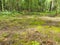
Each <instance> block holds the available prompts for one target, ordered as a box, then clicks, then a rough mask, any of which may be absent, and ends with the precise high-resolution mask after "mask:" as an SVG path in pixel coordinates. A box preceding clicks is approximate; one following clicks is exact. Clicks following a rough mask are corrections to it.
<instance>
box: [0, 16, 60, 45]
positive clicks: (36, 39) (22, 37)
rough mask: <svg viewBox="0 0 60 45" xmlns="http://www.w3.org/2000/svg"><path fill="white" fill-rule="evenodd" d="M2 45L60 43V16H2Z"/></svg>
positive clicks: (0, 29)
mask: <svg viewBox="0 0 60 45" xmlns="http://www.w3.org/2000/svg"><path fill="white" fill-rule="evenodd" d="M0 44H1V45H60V17H45V16H42V17H40V16H34V15H32V16H26V15H23V16H22V15H20V16H19V15H16V16H15V15H14V16H6V15H4V16H2V15H1V16H0Z"/></svg>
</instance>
